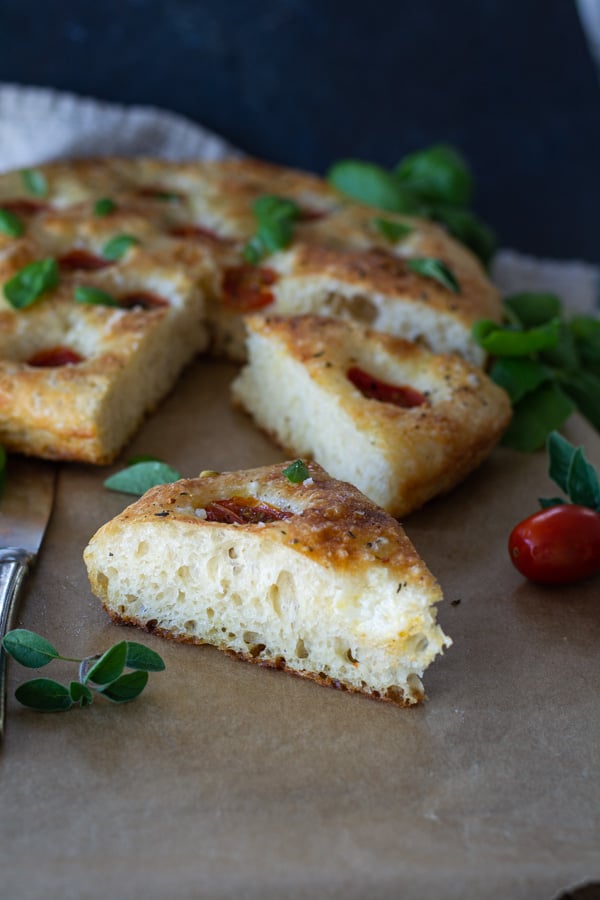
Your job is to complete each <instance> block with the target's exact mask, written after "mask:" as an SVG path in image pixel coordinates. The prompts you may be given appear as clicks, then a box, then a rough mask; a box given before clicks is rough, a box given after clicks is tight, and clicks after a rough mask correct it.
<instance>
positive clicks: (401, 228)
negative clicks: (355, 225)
mask: <svg viewBox="0 0 600 900" xmlns="http://www.w3.org/2000/svg"><path fill="white" fill-rule="evenodd" d="M371 221H372V225H373V227H374V228H375V229H376V230H377V231H378V232H379V233H380V234H381V235H383V237H384V238H385V239H386V241H390V243H392V244H395V243H396V242H397V241H403V240H404V238H407V237H408V235H409V234H412V232H413V231H414V230H415V229H414V228H413V226H412V225H407V224H406V223H405V222H392V220H391V219H381V218H379V217H376V218H374V219H372V220H371Z"/></svg>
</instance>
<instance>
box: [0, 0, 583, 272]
mask: <svg viewBox="0 0 600 900" xmlns="http://www.w3.org/2000/svg"><path fill="white" fill-rule="evenodd" d="M0 80H1V81H5V82H16V83H20V84H35V85H47V86H52V87H56V88H60V89H64V90H69V91H74V92H76V93H79V94H84V95H89V96H93V97H98V98H102V99H105V100H112V101H118V102H123V103H147V104H153V105H159V106H163V107H165V108H168V109H171V110H174V111H176V112H179V113H182V114H184V115H186V116H189V117H190V118H192V119H194V120H196V121H197V122H200V123H202V124H204V125H206V126H207V127H209V128H211V129H213V130H215V131H217V132H219V133H221V134H222V135H224V136H225V137H227V138H228V139H229V140H230V141H231V142H233V143H234V144H237V145H238V146H239V147H241V148H242V149H243V150H245V151H247V152H250V153H252V154H254V155H257V156H262V157H265V158H267V159H271V160H274V161H276V162H281V163H285V164H289V165H293V166H298V167H303V168H307V169H311V170H314V171H317V172H324V171H325V170H326V168H327V166H328V165H329V164H330V163H331V162H332V161H334V160H335V159H338V158H340V157H347V156H353V157H357V158H362V159H368V160H373V161H376V162H379V163H382V164H384V165H392V164H394V163H395V162H396V161H397V160H398V159H399V158H400V157H401V156H403V155H404V154H406V153H408V152H411V151H413V150H415V149H418V148H420V147H424V146H427V145H428V144H431V143H433V142H437V141H444V142H449V143H452V144H454V145H455V146H456V147H458V148H459V149H460V150H461V151H462V152H463V153H464V155H465V156H466V157H467V159H468V160H469V161H470V163H471V166H472V168H473V171H474V174H475V178H476V184H477V196H476V202H475V207H476V209H477V211H478V212H479V213H480V215H481V216H482V217H483V218H484V219H486V220H487V221H488V222H489V223H490V224H492V225H493V227H494V228H495V230H496V232H497V234H498V237H499V240H500V243H501V245H503V246H511V247H514V248H516V249H518V250H521V251H523V252H529V253H533V254H538V255H547V256H555V257H563V258H581V259H587V260H589V261H592V262H598V261H600V238H599V235H600V228H599V222H600V209H599V207H600V88H599V84H598V78H597V74H596V71H595V69H594V65H593V62H592V58H591V55H590V53H589V50H588V45H587V43H586V40H585V36H584V33H583V30H582V27H581V25H580V22H579V19H578V16H577V9H576V5H575V2H574V0H518V2H516V0H497V2H494V0H411V2H404V0H395V2H393V0H373V2H368V0H361V2H355V0H346V2H344V0H337V2H335V0H279V2H275V0H270V2H259V0H199V2H193V0H169V2H158V0H120V2H114V0H96V2H90V0H78V2H75V0H70V2H60V0H40V2H34V0H1V2H0Z"/></svg>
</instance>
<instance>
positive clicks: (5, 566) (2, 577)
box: [0, 547, 34, 740]
mask: <svg viewBox="0 0 600 900" xmlns="http://www.w3.org/2000/svg"><path fill="white" fill-rule="evenodd" d="M33 559H34V555H33V553H29V552H28V551H27V550H21V549H20V548H16V547H8V548H4V549H0V642H1V641H2V639H3V638H4V635H5V634H6V632H7V631H8V626H9V623H10V620H11V617H12V614H13V610H14V608H15V603H16V600H17V597H18V595H19V591H20V589H21V585H22V584H23V579H24V578H25V576H26V574H27V571H28V569H29V566H30V565H31V563H32V562H33ZM5 716H6V651H5V649H4V647H3V646H2V644H1V643H0V740H1V739H2V737H3V735H4V719H5Z"/></svg>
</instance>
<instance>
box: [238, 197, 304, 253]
mask: <svg viewBox="0 0 600 900" xmlns="http://www.w3.org/2000/svg"><path fill="white" fill-rule="evenodd" d="M252 211H253V213H254V217H255V219H256V222H257V225H258V230H257V232H256V234H255V235H254V236H253V237H252V238H251V239H250V240H249V241H248V243H247V244H246V246H245V247H244V258H245V259H246V260H247V262H251V263H254V264H256V263H258V262H260V260H261V259H263V257H264V256H266V255H267V254H269V253H275V252H276V251H277V250H283V249H284V248H285V247H287V246H288V245H289V244H290V243H291V240H292V237H293V233H294V223H295V222H296V221H297V219H298V218H299V217H300V207H299V206H298V205H297V204H296V203H294V202H293V201H292V200H288V199H286V198H285V197H277V196H275V195H274V194H263V195H262V196H260V197H257V199H256V200H255V201H254V203H253V204H252Z"/></svg>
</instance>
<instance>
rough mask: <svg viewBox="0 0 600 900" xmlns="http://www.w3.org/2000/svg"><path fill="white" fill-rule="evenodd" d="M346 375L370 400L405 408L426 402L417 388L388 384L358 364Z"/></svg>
mask: <svg viewBox="0 0 600 900" xmlns="http://www.w3.org/2000/svg"><path fill="white" fill-rule="evenodd" d="M346 377H347V378H348V380H349V381H351V382H352V384H353V385H354V387H355V388H358V390H359V391H360V392H361V394H362V395H363V397H367V398H368V399H369V400H380V401H381V402H382V403H393V404H394V406H401V407H402V408H403V409H411V408H412V407H413V406H421V404H422V403H425V397H424V396H423V394H421V392H420V391H417V390H415V388H412V387H410V386H409V385H405V384H402V385H396V384H388V383H387V382H385V381H381V380H380V379H379V378H375V376H374V375H369V373H368V372H365V371H364V369H359V368H358V366H352V367H351V368H350V369H348V372H347V373H346Z"/></svg>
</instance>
